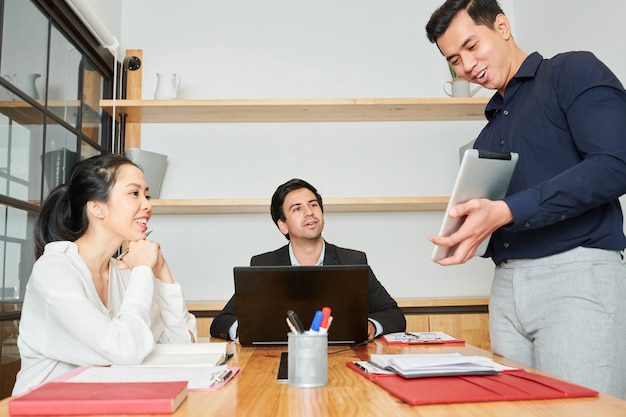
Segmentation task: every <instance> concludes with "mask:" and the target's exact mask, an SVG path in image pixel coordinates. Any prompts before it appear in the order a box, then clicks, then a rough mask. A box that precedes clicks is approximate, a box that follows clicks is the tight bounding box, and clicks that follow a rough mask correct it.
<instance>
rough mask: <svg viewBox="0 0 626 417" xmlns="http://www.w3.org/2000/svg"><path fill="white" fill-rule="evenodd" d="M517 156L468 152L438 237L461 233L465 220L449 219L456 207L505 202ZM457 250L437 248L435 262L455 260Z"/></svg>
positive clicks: (483, 245)
mask: <svg viewBox="0 0 626 417" xmlns="http://www.w3.org/2000/svg"><path fill="white" fill-rule="evenodd" d="M518 156H519V155H518V154H517V153H515V152H492V151H484V150H478V149H467V150H466V151H465V153H464V155H463V160H462V161H461V166H460V167H459V173H458V174H457V177H456V181H455V183H454V187H453V188H452V194H451V195H450V201H448V206H447V207H446V211H445V214H444V216H443V221H442V223H441V228H440V229H439V236H450V235H451V234H452V233H454V232H456V231H457V230H459V227H461V225H462V224H463V221H464V220H465V218H454V217H450V216H449V215H448V211H449V210H450V209H451V208H452V207H453V206H455V205H457V204H460V203H464V202H466V201H468V200H471V199H474V198H488V199H489V200H499V199H501V198H504V196H505V195H506V191H507V189H508V188H509V182H510V181H511V176H512V175H513V170H515V165H516V164H517V159H518ZM489 240H490V238H487V239H485V240H484V241H483V242H482V243H481V245H480V246H479V247H478V249H477V250H476V255H475V256H482V255H484V254H485V251H486V250H487V245H488V244H489ZM455 250H456V247H447V246H439V245H435V248H434V249H433V254H432V259H433V260H434V261H437V260H439V259H443V258H447V257H449V256H452V255H453V254H454V252H455Z"/></svg>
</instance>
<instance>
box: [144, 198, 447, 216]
mask: <svg viewBox="0 0 626 417" xmlns="http://www.w3.org/2000/svg"><path fill="white" fill-rule="evenodd" d="M447 204H448V197H367V198H326V199H324V212H325V213H375V212H415V211H442V210H445V208H446V205H447ZM269 210H270V200H269V199H261V198H259V199H188V200H187V199H177V200H157V199H155V200H152V211H153V213H154V214H268V213H269Z"/></svg>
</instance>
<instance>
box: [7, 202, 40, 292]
mask: <svg viewBox="0 0 626 417" xmlns="http://www.w3.org/2000/svg"><path fill="white" fill-rule="evenodd" d="M0 218H1V219H2V220H1V221H0V226H1V227H0V258H1V259H2V262H1V263H0V267H1V268H2V269H1V270H0V273H1V277H2V279H1V282H2V287H1V291H0V297H1V300H2V301H9V300H17V299H21V298H22V297H23V295H24V291H25V289H26V282H27V281H28V277H29V276H30V271H31V269H32V267H33V263H34V240H33V227H34V224H35V213H33V212H28V211H25V210H21V209H17V208H13V207H8V206H6V205H0Z"/></svg>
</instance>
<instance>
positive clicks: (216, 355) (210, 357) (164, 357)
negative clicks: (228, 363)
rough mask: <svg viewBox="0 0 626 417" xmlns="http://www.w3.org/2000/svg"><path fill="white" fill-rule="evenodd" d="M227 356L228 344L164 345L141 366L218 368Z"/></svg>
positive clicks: (151, 353)
mask: <svg viewBox="0 0 626 417" xmlns="http://www.w3.org/2000/svg"><path fill="white" fill-rule="evenodd" d="M225 355H226V343H225V342H216V343H181V344H177V343H164V344H157V345H156V346H155V347H154V350H153V351H152V352H150V354H148V356H146V357H145V358H144V360H143V362H141V366H159V367H161V366H216V365H218V364H220V363H221V362H222V361H223V360H224V358H225Z"/></svg>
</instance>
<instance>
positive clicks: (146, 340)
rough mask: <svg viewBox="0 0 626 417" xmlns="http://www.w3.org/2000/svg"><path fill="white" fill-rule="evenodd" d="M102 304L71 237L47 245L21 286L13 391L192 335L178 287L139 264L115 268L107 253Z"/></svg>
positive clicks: (133, 361)
mask: <svg viewBox="0 0 626 417" xmlns="http://www.w3.org/2000/svg"><path fill="white" fill-rule="evenodd" d="M108 304H109V305H108V307H107V306H105V305H103V304H102V301H101V300H100V297H98V293H97V292H96V288H95V285H94V283H93V280H92V275H91V272H90V271H89V268H88V267H87V264H85V262H84V261H83V259H82V258H81V257H80V255H79V254H78V247H77V246H76V245H75V244H74V243H72V242H53V243H49V244H47V245H46V247H45V250H44V254H43V255H42V256H41V257H40V258H39V259H38V260H37V261H36V262H35V265H34V266H33V271H32V273H31V276H30V279H29V281H28V284H27V286H26V294H25V296H24V303H23V306H22V315H21V319H20V328H19V336H18V341H17V345H18V348H19V351H20V357H21V360H22V363H21V369H20V371H19V372H18V374H17V380H16V383H15V386H14V388H13V394H14V395H16V394H19V393H22V392H24V391H26V390H28V389H29V388H32V387H33V386H35V385H38V384H40V383H42V382H44V381H47V380H49V379H52V378H55V377H57V376H60V375H62V374H64V373H66V372H68V371H70V370H72V369H74V368H76V367H79V366H98V365H100V366H106V365H112V364H115V365H138V364H140V363H141V361H142V360H143V359H144V357H145V356H146V355H147V354H148V353H150V351H152V349H153V348H154V345H155V343H190V342H191V338H190V332H191V333H192V334H193V335H194V337H195V338H197V330H196V319H195V317H194V316H193V315H192V314H190V313H189V312H188V311H187V306H186V303H185V300H184V297H183V292H182V288H181V286H180V285H179V284H177V283H174V284H165V283H163V282H161V281H160V280H158V279H157V278H155V277H154V275H153V274H152V270H151V269H150V268H149V267H147V266H139V267H136V268H133V269H132V270H120V269H119V268H118V261H116V260H114V259H113V258H112V259H111V264H110V276H109V299H108Z"/></svg>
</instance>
